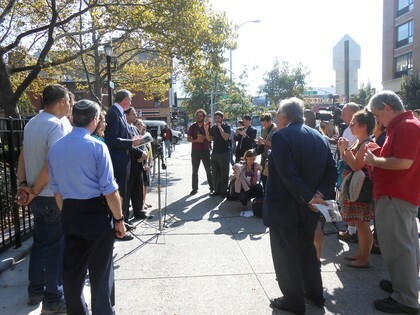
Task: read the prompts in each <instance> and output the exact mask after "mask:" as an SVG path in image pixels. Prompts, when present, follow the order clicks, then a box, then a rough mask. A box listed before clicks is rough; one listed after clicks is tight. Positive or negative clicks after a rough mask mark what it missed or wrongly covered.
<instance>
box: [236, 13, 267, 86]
mask: <svg viewBox="0 0 420 315" xmlns="http://www.w3.org/2000/svg"><path fill="white" fill-rule="evenodd" d="M260 22H261V21H260V20H249V21H245V22H243V23H242V24H240V25H239V26H238V27H237V28H235V31H234V33H233V35H235V34H236V33H238V31H239V29H240V28H241V27H242V26H244V25H245V24H248V23H260ZM229 65H230V85H232V82H233V80H232V48H231V49H229Z"/></svg>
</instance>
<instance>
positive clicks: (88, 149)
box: [48, 100, 126, 315]
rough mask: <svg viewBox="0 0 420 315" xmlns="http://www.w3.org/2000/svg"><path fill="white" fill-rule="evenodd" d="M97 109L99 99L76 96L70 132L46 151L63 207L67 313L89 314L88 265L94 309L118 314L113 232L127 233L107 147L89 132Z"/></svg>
mask: <svg viewBox="0 0 420 315" xmlns="http://www.w3.org/2000/svg"><path fill="white" fill-rule="evenodd" d="M99 113H100V107H99V105H98V104H96V103H95V102H92V101H89V100H81V101H79V102H77V103H76V104H75V105H74V107H73V112H72V114H73V124H74V128H73V130H72V132H71V133H69V134H68V135H67V136H65V137H64V138H62V139H61V140H59V141H58V142H56V143H55V144H54V145H53V146H52V148H51V150H50V152H49V153H48V165H49V172H50V178H51V183H50V185H51V190H52V191H53V192H54V196H55V200H56V202H57V205H58V207H59V208H60V210H61V211H62V225H63V231H64V235H65V240H64V242H65V246H64V263H63V287H64V297H65V300H66V305H67V312H68V313H69V314H86V315H87V314H89V312H88V310H87V307H86V303H85V300H84V297H83V287H84V282H85V278H86V273H87V269H89V279H90V285H91V295H92V305H91V306H92V314H101V315H102V314H104V315H108V314H109V315H111V314H114V310H113V306H112V303H113V301H112V300H111V299H112V297H111V296H112V292H113V290H112V287H113V280H114V271H113V256H112V252H113V247H114V233H115V235H116V236H117V237H123V236H124V235H125V231H126V230H125V226H124V216H123V214H122V207H121V201H120V196H119V194H118V185H117V183H116V181H115V179H114V170H113V167H112V161H111V157H110V155H109V151H108V148H107V146H106V145H105V144H104V143H103V142H101V141H99V140H98V139H96V138H94V137H92V136H91V134H92V132H93V131H94V130H95V129H96V126H97V124H98V120H99ZM63 165H65V167H63ZM104 196H105V197H104Z"/></svg>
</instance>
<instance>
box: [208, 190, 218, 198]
mask: <svg viewBox="0 0 420 315" xmlns="http://www.w3.org/2000/svg"><path fill="white" fill-rule="evenodd" d="M217 195H220V193H219V192H217V191H212V192H211V193H210V197H214V196H217Z"/></svg>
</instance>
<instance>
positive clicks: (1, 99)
mask: <svg viewBox="0 0 420 315" xmlns="http://www.w3.org/2000/svg"><path fill="white" fill-rule="evenodd" d="M0 107H3V109H4V116H5V117H19V112H18V110H17V99H16V97H15V95H14V93H13V87H12V82H11V81H10V74H9V72H8V69H7V66H6V63H5V62H4V55H1V56H0Z"/></svg>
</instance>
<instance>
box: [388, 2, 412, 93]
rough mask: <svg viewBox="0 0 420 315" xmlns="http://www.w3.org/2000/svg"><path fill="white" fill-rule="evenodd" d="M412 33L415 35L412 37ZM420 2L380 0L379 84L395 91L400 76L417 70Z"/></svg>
mask: <svg viewBox="0 0 420 315" xmlns="http://www.w3.org/2000/svg"><path fill="white" fill-rule="evenodd" d="M414 34H417V40H415V36H414ZM419 35H420V2H418V1H414V0H384V1H383V35H382V36H383V41H382V85H383V88H384V90H392V91H399V90H400V87H401V78H402V77H403V76H406V75H410V74H411V73H412V72H413V70H414V69H416V70H417V71H420V41H419Z"/></svg>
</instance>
